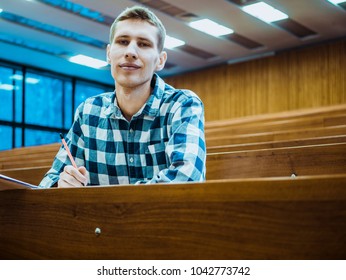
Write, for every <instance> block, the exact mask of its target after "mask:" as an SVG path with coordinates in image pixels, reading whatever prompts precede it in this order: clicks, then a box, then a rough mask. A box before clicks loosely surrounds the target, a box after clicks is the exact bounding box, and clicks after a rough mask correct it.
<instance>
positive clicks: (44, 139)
mask: <svg viewBox="0 0 346 280" xmlns="http://www.w3.org/2000/svg"><path fill="white" fill-rule="evenodd" d="M59 141H60V136H59V133H58V131H57V132H49V131H41V130H35V129H25V146H35V145H43V144H49V143H57V142H59Z"/></svg>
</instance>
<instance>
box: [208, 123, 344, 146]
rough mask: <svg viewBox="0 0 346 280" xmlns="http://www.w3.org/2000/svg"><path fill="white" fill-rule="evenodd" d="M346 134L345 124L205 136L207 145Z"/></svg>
mask: <svg viewBox="0 0 346 280" xmlns="http://www.w3.org/2000/svg"><path fill="white" fill-rule="evenodd" d="M345 134H346V125H339V126H335V127H334V126H331V127H325V128H311V129H304V128H303V129H295V130H284V131H278V132H276V131H275V132H260V133H250V134H238V135H231V136H229V135H226V136H217V137H210V136H208V138H206V142H207V149H208V147H213V146H220V145H231V144H241V143H243V144H244V143H255V142H268V141H281V140H295V139H307V138H315V137H324V136H337V135H339V136H341V135H345Z"/></svg>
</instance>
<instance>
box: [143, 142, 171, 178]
mask: <svg viewBox="0 0 346 280" xmlns="http://www.w3.org/2000/svg"><path fill="white" fill-rule="evenodd" d="M165 150H166V145H165V143H164V142H160V143H156V144H153V145H149V146H148V149H147V151H146V152H145V159H146V173H147V174H146V177H147V179H152V178H153V177H155V176H156V175H157V174H158V173H159V172H160V170H162V169H165V168H167V159H166V152H165Z"/></svg>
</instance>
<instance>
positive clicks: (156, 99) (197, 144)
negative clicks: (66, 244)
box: [39, 74, 206, 188]
mask: <svg viewBox="0 0 346 280" xmlns="http://www.w3.org/2000/svg"><path fill="white" fill-rule="evenodd" d="M152 87H153V88H154V90H153V92H152V94H151V96H150V97H149V99H148V101H147V103H146V104H144V105H143V107H142V108H141V109H140V110H139V111H138V112H137V113H136V114H135V115H134V116H133V117H132V119H131V121H130V122H129V121H127V120H126V119H125V117H124V116H123V115H122V113H121V110H120V108H119V107H118V106H117V100H116V94H115V93H114V92H108V93H104V94H101V95H97V96H95V97H91V98H88V99H87V100H86V101H85V102H83V103H82V104H81V105H79V107H78V108H77V110H76V113H75V118H74V122H73V125H72V127H71V129H70V131H69V132H68V134H67V135H66V137H65V140H66V142H67V144H68V146H69V148H70V150H71V154H72V156H73V157H74V158H75V161H76V164H77V165H78V166H85V167H86V169H87V170H88V171H89V178H88V185H114V184H150V183H168V182H187V181H204V180H205V171H206V168H205V161H206V146H205V138H204V108H203V104H202V101H201V100H200V99H199V98H198V96H197V95H196V94H195V93H193V92H191V91H189V90H178V89H175V88H173V87H171V86H170V85H168V84H165V82H164V81H163V80H162V79H161V78H160V77H159V76H158V75H157V74H154V77H153V80H152ZM66 165H71V162H70V160H69V158H68V156H67V153H66V151H65V149H64V147H63V146H62V147H61V148H60V150H59V152H58V154H57V155H56V157H55V159H54V162H53V165H52V167H51V169H50V170H49V171H48V172H47V174H46V175H45V177H44V178H43V180H42V181H41V183H40V185H39V186H40V187H41V188H49V187H51V186H53V185H54V184H55V183H56V182H57V181H58V180H59V174H60V173H61V172H62V171H63V169H64V167H65V166H66Z"/></svg>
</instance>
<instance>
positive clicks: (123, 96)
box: [116, 83, 151, 121]
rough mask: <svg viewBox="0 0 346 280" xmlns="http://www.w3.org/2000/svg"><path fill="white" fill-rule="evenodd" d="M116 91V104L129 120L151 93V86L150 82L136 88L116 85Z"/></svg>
mask: <svg viewBox="0 0 346 280" xmlns="http://www.w3.org/2000/svg"><path fill="white" fill-rule="evenodd" d="M116 93H117V102H118V106H119V108H120V109H121V112H122V113H123V115H124V117H125V118H126V119H127V120H128V121H130V120H131V119H132V117H133V115H135V114H136V113H137V112H138V111H139V110H140V109H141V108H142V106H143V105H144V104H145V103H146V102H147V100H148V98H149V96H150V93H151V87H150V83H148V84H144V85H142V86H141V87H136V88H125V87H122V86H116Z"/></svg>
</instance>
